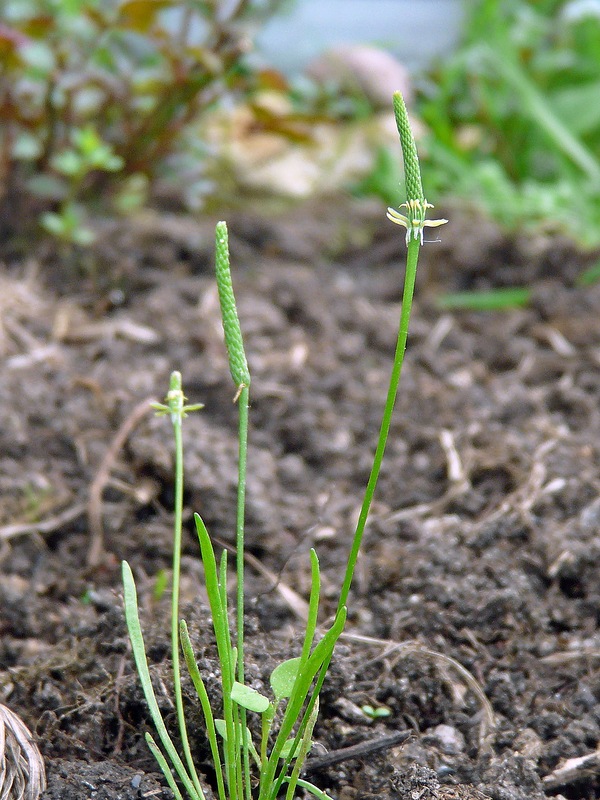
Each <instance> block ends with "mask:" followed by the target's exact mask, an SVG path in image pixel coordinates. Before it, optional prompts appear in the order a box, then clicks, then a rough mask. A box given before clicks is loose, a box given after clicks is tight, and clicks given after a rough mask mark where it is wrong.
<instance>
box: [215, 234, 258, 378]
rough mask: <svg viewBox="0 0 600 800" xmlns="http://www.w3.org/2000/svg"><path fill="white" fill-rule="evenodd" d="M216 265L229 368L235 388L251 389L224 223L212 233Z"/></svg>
mask: <svg viewBox="0 0 600 800" xmlns="http://www.w3.org/2000/svg"><path fill="white" fill-rule="evenodd" d="M215 244H216V247H215V251H216V258H215V266H216V273H217V288H218V290H219V302H220V303H221V318H222V320H223V330H224V332H225V346H226V347H227V355H228V356H229V369H230V371H231V377H232V378H233V382H234V383H235V385H236V387H237V388H239V387H240V386H250V371H249V369H248V362H247V361H246V353H245V351H244V342H243V339H242V330H241V328H240V320H239V318H238V314H237V307H236V305H235V297H234V294H233V285H232V283H231V270H230V268H229V237H228V235H227V224H226V223H225V222H218V223H217V228H216V232H215Z"/></svg>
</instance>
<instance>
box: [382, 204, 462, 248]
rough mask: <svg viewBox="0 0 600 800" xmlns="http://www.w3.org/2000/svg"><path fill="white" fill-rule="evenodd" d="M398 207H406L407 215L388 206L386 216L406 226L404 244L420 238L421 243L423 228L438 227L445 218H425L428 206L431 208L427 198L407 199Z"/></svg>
mask: <svg viewBox="0 0 600 800" xmlns="http://www.w3.org/2000/svg"><path fill="white" fill-rule="evenodd" d="M400 208H406V209H407V216H404V214H400V212H399V211H396V209H395V208H388V210H387V218H388V219H389V220H391V221H392V222H395V223H396V225H402V226H403V227H404V228H406V244H407V245H408V243H409V242H410V240H411V239H418V238H419V239H420V240H421V244H423V228H438V227H439V226H440V225H445V224H446V222H448V220H447V219H425V215H426V214H427V209H428V208H433V205H432V204H431V203H428V202H427V200H409V201H408V203H402V205H401V206H400Z"/></svg>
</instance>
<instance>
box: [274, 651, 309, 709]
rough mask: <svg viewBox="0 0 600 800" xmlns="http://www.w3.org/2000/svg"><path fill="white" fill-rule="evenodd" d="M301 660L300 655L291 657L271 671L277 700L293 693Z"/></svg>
mask: <svg viewBox="0 0 600 800" xmlns="http://www.w3.org/2000/svg"><path fill="white" fill-rule="evenodd" d="M300 661H301V659H300V658H299V657H298V658H289V659H288V660H287V661H283V662H282V663H281V664H279V665H278V666H277V667H275V669H274V670H273V672H272V673H271V677H270V679H269V681H270V684H271V688H272V689H273V693H274V694H275V697H276V698H277V700H281V699H282V698H283V697H289V696H290V695H291V693H292V689H293V688H294V683H295V681H296V676H297V675H298V669H299V667H300Z"/></svg>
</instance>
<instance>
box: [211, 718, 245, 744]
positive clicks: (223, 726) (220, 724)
mask: <svg viewBox="0 0 600 800" xmlns="http://www.w3.org/2000/svg"><path fill="white" fill-rule="evenodd" d="M241 727H242V726H241V725H240V723H239V722H238V723H237V730H238V733H239V734H240V735H239V736H238V739H239V745H240V747H241V746H242V736H241ZM215 730H216V731H217V733H218V734H219V736H220V737H221V738H222V739H223V740H224V741H226V742H227V741H228V735H227V723H226V722H225V720H224V719H216V720H215ZM246 733H247V734H248V739H249V740H250V739H251V738H252V734H251V733H250V730H249V728H246Z"/></svg>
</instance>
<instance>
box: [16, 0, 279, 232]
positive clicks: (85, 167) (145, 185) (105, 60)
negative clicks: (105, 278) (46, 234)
mask: <svg viewBox="0 0 600 800" xmlns="http://www.w3.org/2000/svg"><path fill="white" fill-rule="evenodd" d="M279 3H280V0H237V2H222V0H188V2H185V1H184V0H4V2H3V5H2V9H1V10H0V119H1V120H2V126H1V130H0V187H1V191H2V195H1V199H0V202H1V203H2V211H3V214H2V217H3V219H4V223H5V227H6V225H7V224H8V223H9V221H10V223H12V224H14V223H15V222H16V221H17V219H16V218H17V217H18V216H19V215H20V214H22V212H23V209H24V202H23V201H24V197H23V193H25V195H26V196H27V197H28V200H29V202H31V200H32V198H35V199H37V200H38V201H40V203H39V205H41V206H42V207H43V206H45V205H47V204H48V202H50V204H51V205H53V206H54V209H55V210H54V211H52V212H50V214H49V215H48V213H47V214H45V215H44V216H43V217H42V222H43V224H44V227H46V229H47V230H49V231H51V232H52V233H53V234H54V235H56V236H58V237H59V238H63V239H65V240H67V241H69V240H74V241H75V242H76V243H79V244H84V243H86V242H88V241H89V240H90V237H91V236H92V234H91V231H84V233H83V234H82V233H81V231H82V226H84V216H85V214H84V209H85V206H86V205H89V204H91V203H93V202H94V200H95V199H96V200H97V199H98V198H99V197H100V198H102V205H103V206H104V207H105V208H106V206H107V205H109V202H112V203H113V204H114V206H115V208H117V209H120V210H127V209H130V208H133V207H135V206H136V205H140V204H142V203H143V202H144V201H145V199H146V196H147V193H148V191H149V189H151V188H152V185H153V182H154V181H156V179H157V178H159V177H160V176H162V177H166V178H167V179H170V180H171V181H173V182H178V181H180V180H181V178H182V176H185V177H186V181H187V183H186V186H185V187H182V186H181V185H180V186H179V189H180V191H182V193H185V190H186V189H187V190H188V191H189V192H191V193H193V192H194V191H195V190H197V187H194V186H193V183H194V181H195V180H196V181H197V180H198V179H199V178H198V176H199V175H201V171H199V170H198V169H189V167H190V164H189V163H178V161H177V159H178V157H179V158H180V159H183V161H184V162H185V154H186V148H185V147H184V146H183V143H184V141H185V137H186V134H187V132H188V130H189V126H190V124H191V123H192V122H193V121H194V120H196V119H197V118H198V116H200V115H202V114H204V113H206V111H207V110H208V109H209V108H211V106H213V105H214V104H215V103H216V102H217V101H218V100H219V99H220V98H222V97H223V96H224V95H226V94H227V93H228V92H231V91H247V90H248V88H249V86H250V84H251V83H252V79H253V76H252V71H251V70H250V69H249V68H247V67H246V65H245V59H246V54H247V52H248V51H249V49H250V37H251V35H252V31H253V30H254V29H255V28H256V26H258V25H259V24H260V22H261V21H262V20H263V19H265V18H266V17H268V15H269V14H271V13H272V12H273V11H274V10H275V8H276V7H277V6H278V5H279ZM203 155H204V154H203V153H202V152H201V148H198V147H197V148H196V151H195V152H194V154H193V156H194V161H195V164H196V165H198V164H200V162H201V160H202V156H203ZM188 162H189V158H188ZM25 208H27V202H25Z"/></svg>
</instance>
